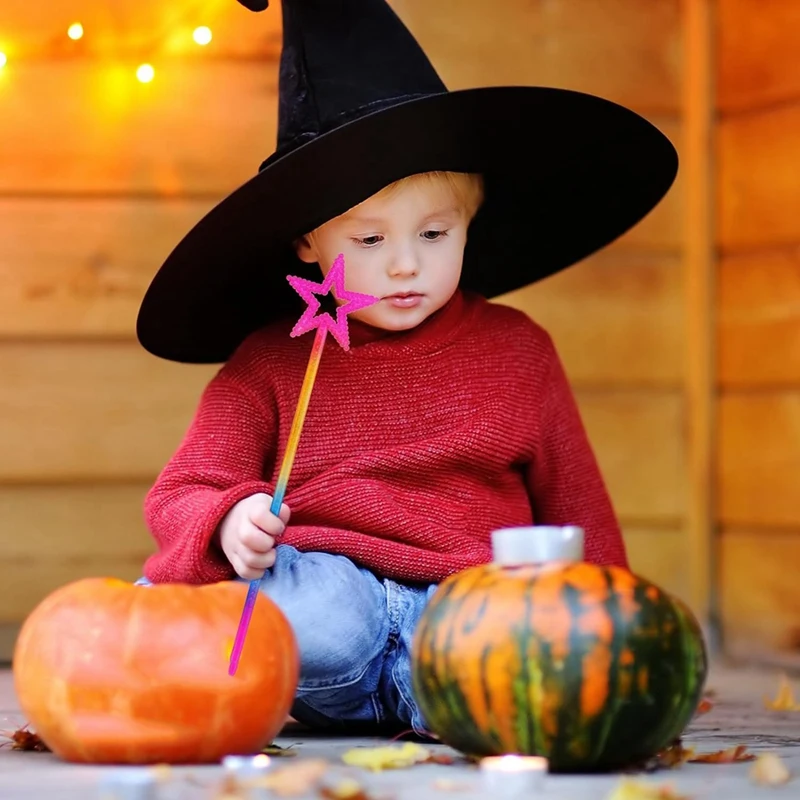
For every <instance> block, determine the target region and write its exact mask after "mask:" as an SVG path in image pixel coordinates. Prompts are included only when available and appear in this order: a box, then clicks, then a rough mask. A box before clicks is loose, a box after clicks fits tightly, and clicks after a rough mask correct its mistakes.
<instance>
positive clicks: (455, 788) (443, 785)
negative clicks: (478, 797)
mask: <svg viewBox="0 0 800 800" xmlns="http://www.w3.org/2000/svg"><path fill="white" fill-rule="evenodd" d="M431 787H432V788H434V789H436V790H437V791H439V792H470V791H472V789H473V788H474V787H473V786H472V784H471V783H467V782H466V781H454V780H451V779H450V778H439V779H438V780H435V781H433V782H432V783H431Z"/></svg>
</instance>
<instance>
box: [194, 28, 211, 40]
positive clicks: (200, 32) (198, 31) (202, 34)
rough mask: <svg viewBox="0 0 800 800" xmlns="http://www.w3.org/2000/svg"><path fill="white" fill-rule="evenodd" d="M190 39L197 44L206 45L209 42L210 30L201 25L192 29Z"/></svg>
mask: <svg viewBox="0 0 800 800" xmlns="http://www.w3.org/2000/svg"><path fill="white" fill-rule="evenodd" d="M192 38H193V39H194V40H195V42H197V44H203V45H205V44H208V43H209V42H210V41H211V29H210V28H207V27H206V26H205V25H201V26H200V27H199V28H195V29H194V33H193V34H192Z"/></svg>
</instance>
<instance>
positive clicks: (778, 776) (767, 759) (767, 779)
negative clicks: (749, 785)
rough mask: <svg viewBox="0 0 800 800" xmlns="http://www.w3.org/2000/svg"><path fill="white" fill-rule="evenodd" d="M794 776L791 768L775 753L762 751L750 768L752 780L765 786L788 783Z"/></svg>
mask: <svg viewBox="0 0 800 800" xmlns="http://www.w3.org/2000/svg"><path fill="white" fill-rule="evenodd" d="M791 777H792V773H791V772H789V768H788V767H787V766H786V764H784V763H783V761H782V760H781V757H780V756H777V755H775V753H762V754H761V755H760V756H759V757H758V758H757V759H756V763H755V764H753V766H752V767H751V768H750V780H751V781H753V783H759V784H762V785H763V786H778V785H780V784H782V783H788V782H789V780H790V779H791Z"/></svg>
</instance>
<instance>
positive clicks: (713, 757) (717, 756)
mask: <svg viewBox="0 0 800 800" xmlns="http://www.w3.org/2000/svg"><path fill="white" fill-rule="evenodd" d="M754 759H755V756H754V755H753V754H752V753H748V752H747V747H745V745H743V744H737V745H736V746H735V747H729V748H728V749H727V750H717V751H716V752H715V753H700V754H699V755H696V756H692V757H691V758H690V759H689V762H690V763H692V764H735V763H737V762H739V761H753V760H754Z"/></svg>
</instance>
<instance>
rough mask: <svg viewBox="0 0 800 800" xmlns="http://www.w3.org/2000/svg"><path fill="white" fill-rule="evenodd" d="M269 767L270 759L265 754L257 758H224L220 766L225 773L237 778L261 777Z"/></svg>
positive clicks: (260, 754)
mask: <svg viewBox="0 0 800 800" xmlns="http://www.w3.org/2000/svg"><path fill="white" fill-rule="evenodd" d="M269 765H270V758H269V756H268V755H267V754H266V753H259V754H258V755H257V756H225V758H223V759H222V766H223V767H225V770H226V771H227V772H230V773H231V774H233V775H235V776H236V777H237V778H255V777H258V776H259V775H263V774H264V773H265V772H266V771H267V770H268V769H269Z"/></svg>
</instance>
